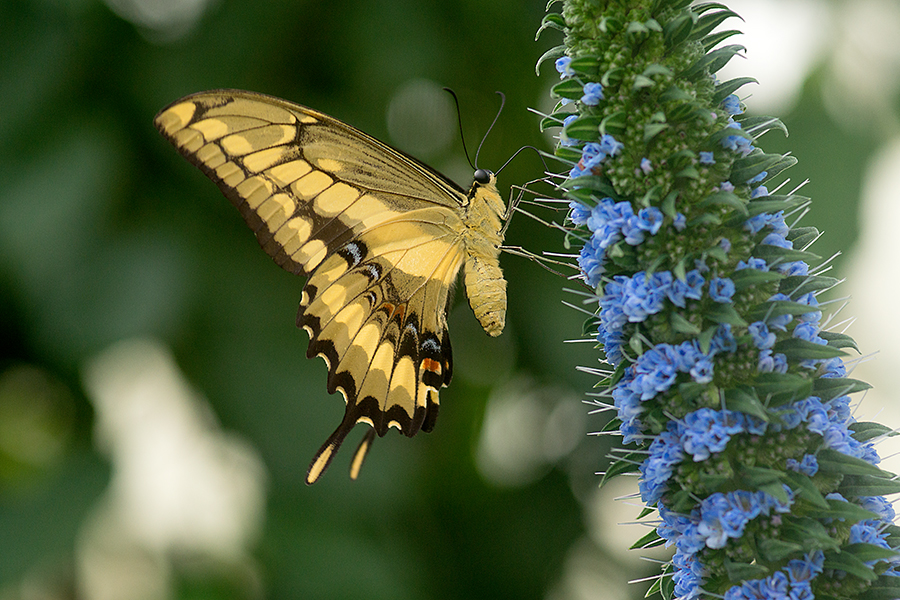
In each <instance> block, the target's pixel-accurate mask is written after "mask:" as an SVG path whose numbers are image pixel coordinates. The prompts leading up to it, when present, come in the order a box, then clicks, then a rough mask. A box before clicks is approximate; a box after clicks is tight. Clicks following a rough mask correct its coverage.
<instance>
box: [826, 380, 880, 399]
mask: <svg viewBox="0 0 900 600" xmlns="http://www.w3.org/2000/svg"><path fill="white" fill-rule="evenodd" d="M871 388H872V386H871V385H869V384H868V383H866V382H865V381H860V380H859V379H849V378H847V377H819V378H817V379H815V380H814V381H813V394H815V395H816V396H818V397H819V398H821V399H822V401H823V402H828V401H829V400H831V399H832V398H837V397H838V396H846V395H848V394H855V393H856V392H863V391H865V390H868V389H871Z"/></svg>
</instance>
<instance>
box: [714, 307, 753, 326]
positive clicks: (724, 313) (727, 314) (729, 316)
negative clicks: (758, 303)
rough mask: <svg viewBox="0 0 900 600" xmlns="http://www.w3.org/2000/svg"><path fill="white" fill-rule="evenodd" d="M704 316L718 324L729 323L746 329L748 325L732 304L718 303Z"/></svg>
mask: <svg viewBox="0 0 900 600" xmlns="http://www.w3.org/2000/svg"><path fill="white" fill-rule="evenodd" d="M703 316H704V317H706V318H707V319H709V320H711V321H714V322H716V323H728V324H729V325H734V326H735V327H746V326H747V324H748V323H747V321H745V320H744V319H743V318H741V315H740V314H738V312H737V311H736V310H735V309H734V306H732V305H731V304H719V303H716V305H715V306H713V307H711V308H710V309H709V310H707V311H706V313H704V315H703Z"/></svg>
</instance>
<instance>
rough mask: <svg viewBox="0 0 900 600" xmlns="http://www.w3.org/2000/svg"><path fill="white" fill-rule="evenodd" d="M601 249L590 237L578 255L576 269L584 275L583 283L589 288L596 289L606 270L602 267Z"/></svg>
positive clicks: (602, 255)
mask: <svg viewBox="0 0 900 600" xmlns="http://www.w3.org/2000/svg"><path fill="white" fill-rule="evenodd" d="M603 257H604V253H603V249H602V248H600V245H599V244H598V243H597V240H596V239H595V238H594V237H593V236H592V237H591V238H590V239H589V240H588V241H587V242H585V244H584V246H582V248H581V251H580V252H579V253H578V267H579V268H580V269H581V272H582V273H583V274H584V281H585V283H587V284H588V285H589V286H590V287H592V288H593V287H597V285H598V284H599V283H600V278H601V277H603V273H604V272H605V271H606V269H605V268H604V267H603Z"/></svg>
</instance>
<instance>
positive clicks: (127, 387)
mask: <svg viewBox="0 0 900 600" xmlns="http://www.w3.org/2000/svg"><path fill="white" fill-rule="evenodd" d="M84 379H85V386H86V388H87V391H88V395H89V397H90V399H91V401H92V402H93V404H94V408H95V411H96V425H95V427H96V431H95V435H96V441H97V444H98V445H99V446H100V447H101V449H102V450H103V451H105V452H106V453H107V454H108V456H109V458H110V461H111V463H112V471H113V473H112V480H111V482H110V487H109V489H108V490H107V493H106V497H105V498H104V500H103V502H102V503H101V505H100V506H99V507H98V508H97V510H96V512H95V514H94V515H93V517H92V518H91V519H90V520H89V521H88V524H87V526H86V528H85V531H84V532H83V536H82V537H83V543H82V547H81V548H80V557H79V559H80V560H79V566H80V580H81V583H82V585H83V586H84V590H83V591H84V594H85V597H86V598H88V599H90V600H106V598H109V599H110V600H112V599H113V598H126V599H128V598H143V597H145V596H142V595H139V594H138V595H135V593H136V590H140V589H144V590H153V589H156V588H155V587H154V586H156V587H161V588H162V589H165V583H164V582H165V580H166V578H167V573H168V570H169V567H168V565H167V563H166V561H165V560H164V558H165V557H167V556H168V557H171V556H173V555H188V556H192V555H193V556H199V557H208V558H210V559H212V560H218V561H222V562H226V563H234V564H239V563H241V562H242V561H246V548H247V547H248V545H250V544H252V543H253V542H254V541H255V539H256V537H257V536H258V533H259V530H260V528H261V525H262V520H263V516H264V508H265V480H266V474H265V468H264V466H263V464H262V461H261V459H260V457H259V456H258V454H257V452H256V451H255V450H254V449H253V448H252V447H250V446H249V445H248V444H247V443H246V442H244V441H242V440H240V439H238V438H237V437H236V436H234V435H232V434H228V433H225V432H222V431H221V430H220V429H219V426H218V424H217V423H216V422H215V419H214V417H213V414H212V412H211V410H210V408H209V406H208V405H207V404H206V402H205V400H204V399H203V398H201V397H199V396H198V395H197V394H196V393H195V392H194V391H193V390H192V389H191V388H190V386H189V385H188V383H187V382H186V381H185V380H184V377H183V376H182V374H181V372H180V371H179V370H178V367H177V365H176V364H175V362H174V360H173V358H172V356H171V354H170V353H169V352H168V350H167V349H166V348H164V347H163V346H162V345H160V344H159V343H156V342H152V341H147V340H129V341H125V342H121V343H119V344H117V345H115V346H113V347H112V348H110V349H108V350H107V351H105V352H104V353H102V354H101V355H100V356H98V357H96V358H95V359H93V360H92V361H91V362H90V363H89V365H88V366H87V368H86V370H85V377H84ZM132 579H133V580H134V581H133V580H132ZM136 582H138V583H140V582H143V583H144V584H143V585H138V586H137V587H135V583H136ZM148 582H155V583H153V584H151V583H148ZM161 582H162V583H161ZM128 590H132V591H131V592H129V591H128ZM119 594H121V595H119ZM146 597H148V598H150V597H152V598H156V597H164V596H157V595H154V594H150V595H149V596H146Z"/></svg>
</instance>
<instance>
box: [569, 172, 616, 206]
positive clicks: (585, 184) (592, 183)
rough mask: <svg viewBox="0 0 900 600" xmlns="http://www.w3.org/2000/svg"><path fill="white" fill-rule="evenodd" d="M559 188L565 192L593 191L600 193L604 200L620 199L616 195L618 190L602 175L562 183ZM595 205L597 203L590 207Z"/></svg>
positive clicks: (592, 203)
mask: <svg viewBox="0 0 900 600" xmlns="http://www.w3.org/2000/svg"><path fill="white" fill-rule="evenodd" d="M559 187H560V189H563V190H575V189H582V190H593V191H595V192H599V195H600V196H601V197H604V198H605V197H609V198H613V199H617V198H618V196H617V195H616V190H615V188H613V186H612V184H611V183H610V182H609V179H607V178H606V177H604V176H602V175H582V176H581V177H576V178H575V179H567V180H566V181H564V182H563V183H561V184H560V185H559ZM595 204H596V202H591V203H590V204H589V206H594V205H595Z"/></svg>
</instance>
